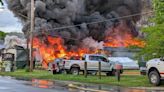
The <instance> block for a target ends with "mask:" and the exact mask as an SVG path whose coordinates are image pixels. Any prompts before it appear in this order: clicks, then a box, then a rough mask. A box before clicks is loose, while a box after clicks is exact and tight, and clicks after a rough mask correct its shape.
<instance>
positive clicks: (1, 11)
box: [0, 2, 22, 32]
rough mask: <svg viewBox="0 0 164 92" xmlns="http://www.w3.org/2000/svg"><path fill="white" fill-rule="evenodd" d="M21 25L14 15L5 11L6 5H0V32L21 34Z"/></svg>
mask: <svg viewBox="0 0 164 92" xmlns="http://www.w3.org/2000/svg"><path fill="white" fill-rule="evenodd" d="M21 30H22V25H21V23H20V20H18V19H17V18H16V17H14V14H13V13H12V12H11V11H10V10H9V9H7V4H6V3H5V2H4V6H2V5H1V3H0V31H4V32H21Z"/></svg>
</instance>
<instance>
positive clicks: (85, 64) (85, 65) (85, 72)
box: [84, 61, 87, 78]
mask: <svg viewBox="0 0 164 92" xmlns="http://www.w3.org/2000/svg"><path fill="white" fill-rule="evenodd" d="M84 76H85V78H87V62H86V61H85V62H84Z"/></svg>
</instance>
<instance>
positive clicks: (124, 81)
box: [0, 70, 152, 87]
mask: <svg viewBox="0 0 164 92" xmlns="http://www.w3.org/2000/svg"><path fill="white" fill-rule="evenodd" d="M0 75H1V76H12V77H16V78H23V79H32V78H38V79H48V80H65V81H76V82H83V83H96V84H109V85H118V86H125V87H139V86H144V87H151V86H152V85H151V84H150V83H149V82H148V78H147V76H142V75H122V76H121V81H120V82H118V81H117V80H116V77H114V76H112V77H111V76H109V77H108V76H102V79H98V76H88V77H87V78H84V76H83V75H78V76H75V75H69V74H67V75H66V74H56V75H53V74H52V73H50V72H48V71H43V70H35V71H33V72H25V70H17V71H15V72H0Z"/></svg>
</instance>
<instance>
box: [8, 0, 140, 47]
mask: <svg viewBox="0 0 164 92" xmlns="http://www.w3.org/2000/svg"><path fill="white" fill-rule="evenodd" d="M7 3H8V8H9V9H10V10H12V11H13V13H14V14H15V16H16V17H18V18H19V19H20V20H21V21H22V23H23V24H24V27H23V29H22V31H23V32H24V33H25V35H28V32H29V30H30V22H29V19H30V6H31V4H30V0H7ZM141 9H142V5H141V0H35V36H37V37H40V39H42V38H43V37H42V36H43V35H42V34H46V35H51V36H60V37H61V38H63V40H64V44H65V46H67V47H69V48H71V47H74V46H76V47H81V45H85V46H89V47H91V45H86V44H83V43H85V42H88V39H90V40H92V42H94V41H93V40H96V41H95V42H94V43H99V42H100V45H94V46H98V47H101V44H102V42H101V41H104V40H105V37H106V36H108V35H110V34H111V32H112V29H113V28H117V27H118V29H120V30H119V31H122V30H126V29H127V30H128V31H129V32H130V33H132V34H133V36H137V35H138V31H137V30H136V28H135V24H136V22H137V21H138V20H139V19H140V16H133V17H128V18H124V19H114V20H110V21H106V22H102V23H95V24H89V25H87V23H91V22H97V21H104V20H109V19H112V18H119V17H122V16H127V15H131V14H136V13H141ZM22 15H23V16H22ZM24 16H27V17H24ZM78 24H80V25H79V26H75V27H71V28H65V29H58V30H56V29H55V28H58V27H65V26H70V25H78ZM120 25H121V26H120ZM122 27H124V28H122ZM70 38H71V39H70ZM74 39H75V40H74ZM86 39H87V40H86ZM88 43H89V42H88ZM94 46H93V47H94Z"/></svg>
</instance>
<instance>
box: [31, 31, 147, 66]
mask: <svg viewBox="0 0 164 92" xmlns="http://www.w3.org/2000/svg"><path fill="white" fill-rule="evenodd" d="M33 46H34V48H38V50H39V52H40V55H41V57H42V59H43V61H42V66H43V67H44V68H47V65H48V63H49V62H52V61H53V60H54V59H55V58H66V59H70V58H71V59H80V57H81V56H82V55H84V54H86V53H87V54H91V53H101V52H99V50H97V49H96V48H95V49H92V50H91V49H88V48H79V49H77V50H76V51H75V50H71V51H67V50H66V47H64V42H63V40H62V38H60V37H51V36H47V37H45V38H44V39H39V38H34V40H33ZM104 46H107V47H129V46H138V47H144V46H145V43H144V42H143V41H141V40H139V39H137V38H134V37H133V36H132V35H131V34H130V33H128V32H123V33H117V32H114V33H112V34H111V35H109V36H107V37H106V41H105V43H104Z"/></svg>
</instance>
